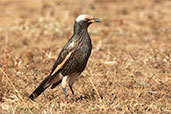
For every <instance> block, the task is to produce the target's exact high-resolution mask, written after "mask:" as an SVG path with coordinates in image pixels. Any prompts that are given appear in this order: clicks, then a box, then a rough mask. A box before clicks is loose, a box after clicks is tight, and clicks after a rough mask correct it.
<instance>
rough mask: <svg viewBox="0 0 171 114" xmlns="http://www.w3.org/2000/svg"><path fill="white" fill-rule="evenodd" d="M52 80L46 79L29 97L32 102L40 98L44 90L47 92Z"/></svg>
mask: <svg viewBox="0 0 171 114" xmlns="http://www.w3.org/2000/svg"><path fill="white" fill-rule="evenodd" d="M49 79H50V76H48V77H46V78H45V79H44V80H43V81H42V82H41V83H40V85H39V86H38V87H37V88H36V89H35V90H34V92H33V93H32V94H31V95H30V96H29V98H30V99H31V100H34V99H35V98H36V97H38V96H39V95H40V94H41V93H42V92H43V91H44V90H46V89H47V88H48V87H49V86H50V84H49V83H48V81H49Z"/></svg>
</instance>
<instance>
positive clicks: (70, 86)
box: [69, 85, 74, 95]
mask: <svg viewBox="0 0 171 114" xmlns="http://www.w3.org/2000/svg"><path fill="white" fill-rule="evenodd" d="M69 88H70V89H71V92H72V95H74V91H73V89H72V85H69Z"/></svg>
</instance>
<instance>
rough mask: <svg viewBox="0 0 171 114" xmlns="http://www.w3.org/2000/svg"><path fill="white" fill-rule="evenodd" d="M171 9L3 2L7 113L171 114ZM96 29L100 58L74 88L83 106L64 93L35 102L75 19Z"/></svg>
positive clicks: (160, 3) (96, 0) (128, 2)
mask: <svg viewBox="0 0 171 114" xmlns="http://www.w3.org/2000/svg"><path fill="white" fill-rule="evenodd" d="M170 9H171V1H169V0H148V1H147V0H146V1H145V0H108V1H106V0H82V1H81V0H80V1H79V0H52V1H48V0H24V1H22V0H3V1H1V2H0V10H1V12H0V49H1V51H0V69H1V71H0V86H1V88H0V113H7V114H12V113H16V114H18V113H21V114H25V113H33V114H34V113H35V114H36V113H45V114H46V113H48V114H55V113H69V114H71V113H74V114H75V113H76V114H77V113H98V114H102V113H112V114H113V113H115V114H121V113H122V114H129V113H137V114H171V89H170V88H171V21H170V20H171V13H170ZM82 13H88V14H91V15H93V16H95V17H98V18H100V19H101V21H102V22H101V23H100V24H95V25H92V26H91V27H90V28H89V31H90V35H91V37H92V41H93V52H92V55H91V58H90V60H89V62H88V66H87V68H86V70H85V71H84V72H83V73H82V75H81V76H80V77H79V79H78V80H77V81H76V82H75V85H74V87H73V88H74V90H75V93H76V96H75V97H76V99H77V101H74V100H72V96H71V92H70V91H69V88H67V90H68V93H69V99H70V100H69V102H65V100H64V94H63V91H62V89H61V87H60V86H58V87H56V88H55V89H53V90H51V89H47V90H46V91H45V92H44V93H43V94H42V95H41V96H40V97H38V98H37V99H36V100H35V101H34V102H32V101H30V100H29V99H28V95H29V94H30V93H31V92H32V91H33V90H34V89H35V87H36V86H37V85H38V84H39V83H40V82H41V81H42V80H43V79H44V78H45V77H46V76H47V75H48V73H49V72H50V70H51V68H52V65H53V64H54V62H55V60H56V58H57V55H58V53H59V51H60V50H61V48H62V47H63V45H64V43H66V41H67V40H68V39H69V37H70V36H71V35H72V26H73V23H74V19H75V17H76V16H78V15H79V14H82Z"/></svg>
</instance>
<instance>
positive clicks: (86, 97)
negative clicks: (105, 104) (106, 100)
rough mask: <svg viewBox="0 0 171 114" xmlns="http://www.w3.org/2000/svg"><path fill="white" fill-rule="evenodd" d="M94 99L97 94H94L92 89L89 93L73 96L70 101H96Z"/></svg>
mask: <svg viewBox="0 0 171 114" xmlns="http://www.w3.org/2000/svg"><path fill="white" fill-rule="evenodd" d="M96 98H97V94H96V93H95V90H94V89H92V90H91V91H90V92H87V93H84V94H82V95H80V96H73V97H72V98H71V99H72V100H73V101H76V102H77V101H83V100H96ZM101 98H102V96H101Z"/></svg>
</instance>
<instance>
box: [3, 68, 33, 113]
mask: <svg viewBox="0 0 171 114" xmlns="http://www.w3.org/2000/svg"><path fill="white" fill-rule="evenodd" d="M0 69H1V72H2V73H3V75H4V76H5V77H6V78H7V80H8V81H9V83H10V84H11V86H12V87H13V88H14V90H15V91H16V92H17V95H18V97H19V98H20V99H21V100H22V102H23V103H24V105H25V106H26V107H27V108H28V110H29V112H30V114H33V113H32V111H31V110H30V108H29V107H28V105H27V103H26V102H25V101H24V99H23V98H22V96H21V94H20V92H19V91H18V90H17V89H16V87H15V86H14V84H13V83H12V81H11V80H10V78H9V77H8V76H7V74H6V73H5V72H4V71H3V69H2V68H0Z"/></svg>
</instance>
